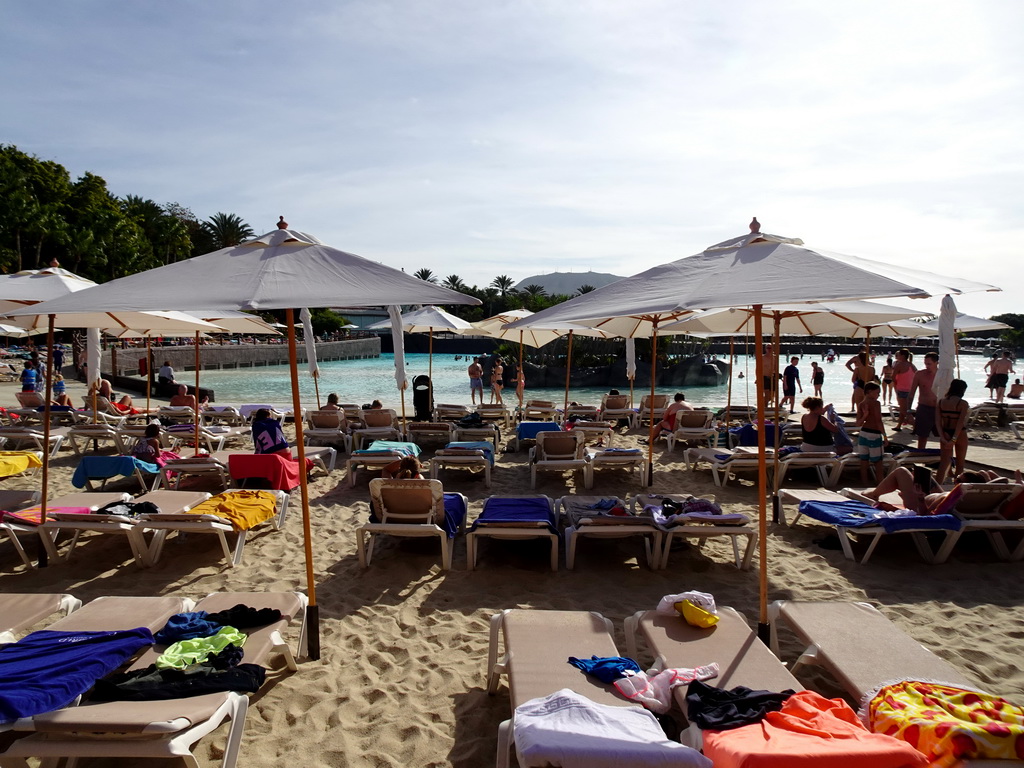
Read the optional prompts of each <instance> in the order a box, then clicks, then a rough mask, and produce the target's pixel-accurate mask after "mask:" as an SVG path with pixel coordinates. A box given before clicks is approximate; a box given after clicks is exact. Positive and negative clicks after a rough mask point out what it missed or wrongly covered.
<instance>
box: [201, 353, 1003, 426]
mask: <svg viewBox="0 0 1024 768" xmlns="http://www.w3.org/2000/svg"><path fill="white" fill-rule="evenodd" d="M811 360H819V364H820V365H822V367H823V368H824V370H825V385H824V388H823V394H824V396H825V399H826V401H834V402H835V403H836V405H837V406H839V407H840V410H843V409H844V408H848V407H849V394H850V386H849V381H850V376H849V374H848V373H847V371H846V369H845V368H843V366H842V364H841V363H838V362H836V363H832V364H829V363H821V362H820V358H813V357H811V356H809V355H808V356H805V357H804V359H803V361H802V362H801V363H800V375H801V379H802V380H803V382H804V388H805V391H806V393H807V394H810V390H811V387H810V378H811ZM987 360H988V358H985V357H982V356H980V355H962V356H961V358H960V374H961V376H960V377H961V378H963V379H964V380H965V381H966V382H967V384H968V389H967V399H968V400H969V401H970V402H972V403H977V402H982V401H984V400H985V399H987V397H988V390H985V389H983V387H984V383H985V374H984V372H983V370H982V369H983V368H984V365H985V363H986V362H987ZM427 361H428V356H427V355H423V354H410V355H406V373H407V375H408V377H409V380H410V381H411V380H412V379H413V378H414V377H415V376H418V375H420V374H426V373H427ZM881 364H883V361H879V365H881ZM468 365H469V363H468V362H467V361H466V360H465V359H462V360H455V359H454V356H453V355H434V369H433V381H434V400H435V402H440V403H447V402H451V403H467V404H468V403H469V379H468V377H467V375H466V367H467V366H468ZM507 369H508V367H507V366H506V370H507ZM394 371H395V368H394V356H393V355H381V356H380V357H379V358H370V359H365V360H337V361H333V362H326V363H321V365H320V399H321V401H322V402H326V401H327V394H328V393H330V392H337V393H338V396H339V397H340V398H341V402H343V403H366V402H369V401H371V400H373V399H375V398H377V399H379V400H381V401H382V402H383V403H384V404H385V406H387V407H394V408H396V409H397V408H399V406H400V399H399V394H398V390H397V388H396V386H395V375H394ZM740 373H744V377H743V378H739V374H740ZM733 375H734V379H733V396H732V399H733V403H734V404H739V405H744V404H750V405H754V404H755V398H756V391H755V389H754V387H753V381H754V361H753V359H752V358H751V359H749V360H748V359H747V358H746V357H745V356H743V355H740V356H739V357H738V361H737V363H736V364H735V365H734V366H733ZM1011 381H1012V377H1011ZM200 383H201V384H202V385H203V386H204V387H210V388H212V389H213V390H214V392H215V394H216V398H217V402H218V403H221V404H229V403H259V402H270V403H286V402H290V401H291V380H290V376H289V372H288V367H287V366H283V365H279V366H267V367H265V368H262V367H261V368H240V369H235V370H219V371H217V370H211V371H203V372H202V373H201V375H200ZM299 389H300V392H301V394H302V402H303V403H304V404H305V405H315V404H316V394H315V391H314V388H313V380H312V378H311V377H310V376H309V373H308V371H307V370H306V367H305V366H300V368H299ZM619 389H620V390H621V391H622V392H623V393H625V392H628V390H629V386H628V382H624V385H623V386H620V387H619ZM639 389H640V388H638V390H639ZM668 389H669V388H668V387H664V386H662V387H659V388H658V391H659V392H667V391H668ZM606 391H607V389H605V388H601V387H573V388H571V389H570V390H569V399H570V400H575V401H577V402H580V403H584V404H594V405H596V404H598V403H600V402H601V395H602V394H604V393H605V392H606ZM645 391H646V390H645ZM642 394H643V391H637V392H636V393H635V402H637V403H639V401H640V396H641V395H642ZM685 394H686V398H687V400H688V401H690V402H692V403H693V404H694V405H706V406H724V405H725V401H726V384H725V383H723V384H721V385H720V386H716V387H686V388H685ZM526 395H527V397H536V398H542V399H552V400H555V401H556V402H560V401H561V400H562V399H563V398H564V396H565V395H564V389H541V388H531V387H530V386H529V381H527V390H526ZM504 396H505V401H506V402H510V403H512V404H514V403H515V401H516V397H515V391H514V389H513V390H509V389H508V388H506V389H505V393H504ZM488 398H489V392H488ZM405 404H406V409H407V410H408V411H410V412H411V411H412V392H411V391H409V390H406V394H405Z"/></svg>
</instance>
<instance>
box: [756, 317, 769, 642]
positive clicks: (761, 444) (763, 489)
mask: <svg viewBox="0 0 1024 768" xmlns="http://www.w3.org/2000/svg"><path fill="white" fill-rule="evenodd" d="M762 333H763V328H762V325H761V305H760V304H755V305H754V338H755V341H756V342H757V357H756V358H755V360H756V364H755V365H756V367H755V376H756V377H757V383H758V386H757V387H756V391H757V421H758V425H759V429H758V430H757V458H758V461H757V511H758V515H757V529H758V538H757V559H758V563H757V570H758V586H759V589H758V591H759V593H760V601H759V606H758V622H757V636H758V637H759V638H760V639H761V642H763V643H764V644H765V645H768V643H769V641H770V639H771V638H770V631H771V627H770V625H769V624H768V505H767V495H768V465H767V462H766V461H765V431H764V411H765V392H764V386H763V382H764V344H763V342H762Z"/></svg>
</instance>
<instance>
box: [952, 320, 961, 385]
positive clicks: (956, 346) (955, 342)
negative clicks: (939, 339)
mask: <svg viewBox="0 0 1024 768" xmlns="http://www.w3.org/2000/svg"><path fill="white" fill-rule="evenodd" d="M953 349H954V350H956V377H957V378H958V379H959V378H960V334H959V333H957V332H956V331H953Z"/></svg>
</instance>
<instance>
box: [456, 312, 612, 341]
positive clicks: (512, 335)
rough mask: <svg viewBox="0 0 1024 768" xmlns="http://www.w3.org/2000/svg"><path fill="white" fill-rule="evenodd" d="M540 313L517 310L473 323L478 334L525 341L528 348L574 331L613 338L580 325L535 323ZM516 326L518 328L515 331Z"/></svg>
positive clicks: (580, 334)
mask: <svg viewBox="0 0 1024 768" xmlns="http://www.w3.org/2000/svg"><path fill="white" fill-rule="evenodd" d="M539 315H540V313H534V312H531V311H530V310H528V309H513V310H510V311H509V312H502V313H500V314H497V315H493V316H492V317H488V318H486V319H484V320H479V321H477V322H475V323H473V326H474V327H475V328H476V329H477V332H479V333H481V334H483V335H484V336H490V337H492V338H495V339H503V340H505V341H515V342H517V343H518V342H519V341H522V343H523V344H525V345H526V346H528V347H543V346H544V345H545V344H550V343H551V342H552V341H554V340H555V339H560V338H562V337H563V336H566V335H568V334H569V332H570V331H572V333H573V335H574V336H594V337H597V338H602V339H603V338H609V337H611V336H612V335H613V334H610V333H607V332H605V331H600V330H597V329H595V328H590V327H587V326H585V325H581V324H579V323H545V322H536V323H535V322H534V320H535V319H536V318H537V317H538V316H539ZM513 324H514V327H513Z"/></svg>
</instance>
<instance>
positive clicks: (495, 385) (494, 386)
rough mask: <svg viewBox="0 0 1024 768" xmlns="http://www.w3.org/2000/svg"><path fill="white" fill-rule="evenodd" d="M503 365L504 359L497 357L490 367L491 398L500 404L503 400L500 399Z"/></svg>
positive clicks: (481, 396)
mask: <svg viewBox="0 0 1024 768" xmlns="http://www.w3.org/2000/svg"><path fill="white" fill-rule="evenodd" d="M504 376H505V365H504V361H503V360H502V359H501V358H500V357H498V358H495V360H494V367H493V368H491V395H492V397H491V400H492V401H493V402H495V403H497V404H498V405H502V404H503V403H504V402H505V401H504V400H502V399H501V390H503V389H504V388H505V378H504ZM480 401H481V403H480V404H481V405H483V393H481V394H480Z"/></svg>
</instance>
